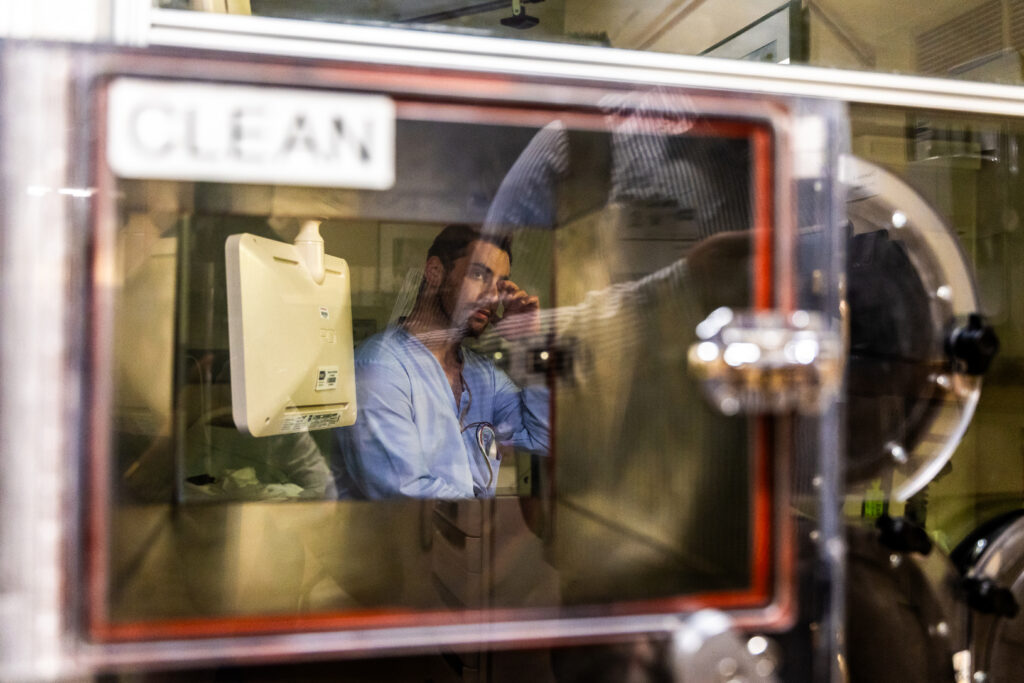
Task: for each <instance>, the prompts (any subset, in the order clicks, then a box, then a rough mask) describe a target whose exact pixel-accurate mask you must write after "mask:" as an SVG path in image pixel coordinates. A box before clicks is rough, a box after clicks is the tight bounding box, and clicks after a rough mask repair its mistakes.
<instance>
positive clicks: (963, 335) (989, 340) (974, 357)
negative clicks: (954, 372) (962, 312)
mask: <svg viewBox="0 0 1024 683" xmlns="http://www.w3.org/2000/svg"><path fill="white" fill-rule="evenodd" d="M946 352H947V353H949V355H951V356H952V357H953V358H955V359H957V360H959V361H962V362H963V365H964V369H965V370H966V372H967V374H968V375H983V374H985V371H986V370H988V366H989V364H990V363H991V362H992V359H993V358H995V356H996V353H998V352H999V338H998V337H997V336H996V332H995V330H993V329H992V326H991V325H988V324H986V323H985V322H984V320H983V319H982V317H981V315H980V314H978V313H971V314H970V315H969V316H968V317H967V324H966V325H964V326H963V327H958V328H956V329H955V330H953V331H952V332H951V333H950V335H949V338H948V339H947V340H946Z"/></svg>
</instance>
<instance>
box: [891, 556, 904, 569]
mask: <svg viewBox="0 0 1024 683" xmlns="http://www.w3.org/2000/svg"><path fill="white" fill-rule="evenodd" d="M889 564H891V565H892V568H893V569H896V568H897V567H899V566H900V565H901V564H903V556H902V555H900V554H899V553H893V554H892V555H890V556H889Z"/></svg>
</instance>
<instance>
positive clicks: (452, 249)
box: [427, 223, 512, 270]
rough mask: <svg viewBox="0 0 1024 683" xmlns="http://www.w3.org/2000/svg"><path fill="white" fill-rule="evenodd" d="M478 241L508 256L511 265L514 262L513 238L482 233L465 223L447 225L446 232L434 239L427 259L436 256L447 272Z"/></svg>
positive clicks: (443, 231) (506, 235)
mask: <svg viewBox="0 0 1024 683" xmlns="http://www.w3.org/2000/svg"><path fill="white" fill-rule="evenodd" d="M477 240H480V241H483V242H490V243H491V244H493V245H494V246H496V247H498V248H499V249H501V250H502V251H504V252H505V253H506V254H508V260H509V263H511V262H512V236H511V235H508V234H501V233H491V232H480V231H479V230H477V229H476V228H474V227H473V226H471V225H466V224H465V223H453V224H451V225H446V226H445V228H444V230H442V231H441V232H440V233H438V235H437V237H435V238H434V243H433V244H431V245H430V249H428V250H427V258H428V259H429V258H430V257H431V256H436V257H437V258H439V259H441V263H442V264H443V265H444V267H445V270H447V269H449V268H451V266H452V264H453V263H455V261H457V260H458V259H460V258H462V257H463V256H465V255H466V250H467V249H468V248H469V245H470V244H471V243H472V242H476V241H477Z"/></svg>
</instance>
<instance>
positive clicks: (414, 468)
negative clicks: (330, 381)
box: [334, 225, 548, 499]
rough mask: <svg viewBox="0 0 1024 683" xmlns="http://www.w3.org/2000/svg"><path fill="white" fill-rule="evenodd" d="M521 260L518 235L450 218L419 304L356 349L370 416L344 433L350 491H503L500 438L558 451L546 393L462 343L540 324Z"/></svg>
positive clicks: (339, 464)
mask: <svg viewBox="0 0 1024 683" xmlns="http://www.w3.org/2000/svg"><path fill="white" fill-rule="evenodd" d="M510 268H511V254H510V251H509V240H508V238H507V237H501V236H495V235H488V234H482V233H480V232H479V231H477V230H475V229H473V228H471V227H469V226H467V225H449V226H448V227H446V228H445V229H444V230H442V231H441V233H440V234H439V235H438V236H437V238H436V239H435V240H434V243H433V244H432V245H431V247H430V249H429V251H428V252H427V261H426V266H425V269H424V274H423V281H422V282H421V284H420V289H419V293H418V294H417V296H416V301H415V303H414V305H413V309H412V312H411V313H410V314H409V316H408V317H407V318H405V319H404V320H402V321H401V322H400V324H398V325H397V326H395V327H391V328H389V329H387V330H385V331H384V332H382V333H380V334H377V335H374V336H373V337H371V338H369V339H367V340H366V341H365V342H364V343H363V344H362V345H361V346H360V347H359V349H358V350H357V352H356V400H357V403H358V406H359V413H358V416H357V418H356V422H355V424H354V425H353V426H351V427H345V428H342V429H339V430H337V431H336V433H335V437H336V438H335V441H336V445H337V449H336V450H337V452H336V453H335V457H334V469H335V476H336V479H337V482H338V488H339V491H338V493H339V497H342V498H360V499H379V498H390V497H415V498H471V497H487V496H492V495H494V489H495V485H496V483H497V470H498V466H499V459H500V454H499V451H498V448H497V445H498V443H505V444H512V445H515V446H517V447H520V448H525V449H528V450H532V451H535V452H547V449H548V417H547V415H548V396H547V391H546V389H545V388H544V387H527V388H525V389H522V390H520V389H519V388H518V387H516V386H515V385H514V384H513V383H512V381H511V380H510V379H509V378H508V376H506V375H505V373H503V372H502V371H501V370H499V369H498V368H496V367H494V365H493V364H492V363H491V362H490V361H489V360H487V359H486V358H484V357H483V356H481V355H479V354H477V353H474V352H473V351H471V350H469V349H466V348H463V346H462V342H463V341H464V340H466V339H467V338H472V337H478V336H479V335H480V334H481V333H482V332H483V331H484V330H485V329H486V328H487V326H488V325H490V324H491V323H492V322H493V323H496V324H497V327H498V329H499V331H501V332H503V333H504V334H506V335H507V336H509V337H511V338H518V337H520V336H524V335H529V334H533V333H535V332H536V331H537V330H538V329H539V326H540V320H539V313H540V311H539V308H540V307H539V302H538V299H537V297H536V296H530V295H529V294H527V293H526V292H524V291H523V290H521V289H519V287H517V286H516V285H515V283H513V282H512V281H511V280H510V279H509V275H510ZM499 304H500V305H501V306H503V307H504V316H503V318H502V319H501V320H500V321H499V319H498V315H497V314H498V308H499Z"/></svg>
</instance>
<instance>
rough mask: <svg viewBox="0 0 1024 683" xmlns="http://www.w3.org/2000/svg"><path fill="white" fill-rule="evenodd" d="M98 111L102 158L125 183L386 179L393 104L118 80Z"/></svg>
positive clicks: (371, 98)
mask: <svg viewBox="0 0 1024 683" xmlns="http://www.w3.org/2000/svg"><path fill="white" fill-rule="evenodd" d="M107 111H108V114H107V125H108V129H107V160H108V163H109V164H110V168H111V170H112V171H113V172H114V173H115V174H116V175H118V176H121V177H125V178H152V179H160V180H184V181H211V182H223V183H261V184H273V185H313V186H317V187H349V188H360V189H368V190H386V189H388V188H389V187H391V186H392V185H393V184H394V182H395V106H394V103H393V102H392V101H391V100H390V99H389V98H387V97H383V96H380V95H354V94H348V93H346V94H340V93H334V92H328V91H312V90H297V89H295V90H293V89H288V88H263V87H258V86H240V85H226V84H212V83H192V82H180V81H148V80H140V79H134V78H120V79H117V80H115V81H114V82H113V83H112V84H111V85H110V88H109V90H108V105H107Z"/></svg>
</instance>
